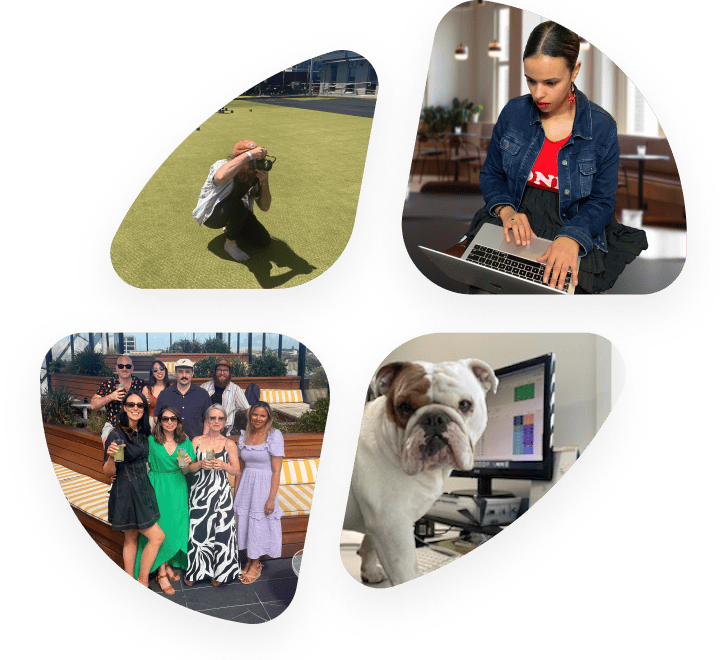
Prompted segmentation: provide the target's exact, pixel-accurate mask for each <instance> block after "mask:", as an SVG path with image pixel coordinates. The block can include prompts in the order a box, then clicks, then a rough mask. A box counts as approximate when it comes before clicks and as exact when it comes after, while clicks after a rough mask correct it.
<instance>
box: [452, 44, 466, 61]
mask: <svg viewBox="0 0 720 660" xmlns="http://www.w3.org/2000/svg"><path fill="white" fill-rule="evenodd" d="M467 58H468V47H467V46H463V45H462V44H460V45H459V46H458V47H457V48H456V49H455V59H456V60H466V59H467Z"/></svg>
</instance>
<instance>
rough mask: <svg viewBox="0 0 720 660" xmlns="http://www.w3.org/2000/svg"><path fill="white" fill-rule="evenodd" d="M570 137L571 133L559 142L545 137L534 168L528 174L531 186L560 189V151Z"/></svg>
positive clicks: (528, 181)
mask: <svg viewBox="0 0 720 660" xmlns="http://www.w3.org/2000/svg"><path fill="white" fill-rule="evenodd" d="M569 139H570V136H569V135H568V136H567V137H566V138H565V139H564V140H560V141H558V142H552V141H551V140H548V139H547V138H545V142H543V146H542V149H540V153H539V154H538V157H537V160H536V161H535V164H534V165H533V167H532V170H530V176H528V180H527V183H528V185H529V186H532V187H533V188H541V189H543V190H552V191H553V192H557V191H558V175H557V174H558V170H557V157H558V152H559V151H560V148H561V147H562V146H563V145H564V144H565V143H566V142H567V141H568V140H569Z"/></svg>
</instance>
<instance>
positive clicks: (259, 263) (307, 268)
mask: <svg viewBox="0 0 720 660" xmlns="http://www.w3.org/2000/svg"><path fill="white" fill-rule="evenodd" d="M224 245H225V235H224V234H220V235H219V236H216V237H215V238H213V239H212V240H211V241H210V243H208V250H209V251H210V252H212V253H213V254H214V255H216V256H218V257H220V258H221V259H224V260H225V261H232V262H235V263H237V264H238V266H246V267H247V269H248V270H249V271H250V272H251V273H252V274H253V275H255V278H256V279H257V281H258V284H259V285H260V286H261V287H262V288H263V289H274V288H275V287H278V286H281V285H283V284H285V283H286V282H289V281H290V280H291V279H292V278H293V277H295V276H296V275H308V274H310V273H312V271H314V270H315V266H313V265H312V264H310V263H309V262H308V261H307V260H305V259H303V258H302V257H301V256H300V255H298V254H296V253H295V252H294V251H293V249H292V248H291V247H290V246H289V245H288V244H287V243H286V242H285V241H281V240H280V239H279V238H275V237H273V238H272V242H271V243H270V245H269V246H268V247H266V248H264V249H263V248H257V247H253V246H252V245H250V244H248V243H244V242H242V241H238V247H239V248H240V249H241V250H242V251H243V252H245V253H247V254H249V255H250V258H249V259H248V260H247V261H240V262H236V261H235V260H234V259H233V258H232V257H231V256H230V255H229V254H228V253H227V252H225V250H224V247H223V246H224ZM273 264H275V265H276V266H277V267H278V268H289V269H290V270H288V271H286V272H284V273H280V274H278V275H271V273H272V268H273Z"/></svg>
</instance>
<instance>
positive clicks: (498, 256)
mask: <svg viewBox="0 0 720 660" xmlns="http://www.w3.org/2000/svg"><path fill="white" fill-rule="evenodd" d="M465 260H466V261H469V262H470V263H474V264H478V265H479V266H484V267H485V268H490V269H492V270H496V271H498V272H500V273H507V274H508V275H513V276H514V277H519V278H520V279H524V280H528V281H529V282H534V283H536V284H539V285H540V286H545V287H548V286H550V285H549V284H545V283H544V282H543V281H542V278H543V274H544V273H545V264H541V263H539V262H537V261H531V260H529V259H523V258H522V257H516V256H513V255H511V254H507V253H506V252H500V251H499V250H493V249H492V248H489V247H485V246H483V245H476V246H475V247H474V248H473V249H472V252H470V254H468V255H467V257H465ZM570 281H571V274H570V272H568V274H567V275H566V277H565V282H564V284H563V289H562V290H563V291H564V292H566V293H567V291H568V287H569V286H570Z"/></svg>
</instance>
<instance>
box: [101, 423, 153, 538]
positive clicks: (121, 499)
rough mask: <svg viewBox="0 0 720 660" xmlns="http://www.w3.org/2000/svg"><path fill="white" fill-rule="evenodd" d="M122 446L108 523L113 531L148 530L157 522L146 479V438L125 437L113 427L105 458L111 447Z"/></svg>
mask: <svg viewBox="0 0 720 660" xmlns="http://www.w3.org/2000/svg"><path fill="white" fill-rule="evenodd" d="M113 442H115V443H116V444H118V445H122V444H124V445H125V460H124V461H122V462H120V463H115V470H116V477H115V481H113V483H112V486H111V488H110V497H109V499H108V519H109V521H110V525H111V527H112V528H113V529H117V530H121V531H122V530H126V529H148V528H150V527H152V526H153V525H154V524H155V523H156V522H157V521H158V520H159V518H160V509H159V508H158V504H157V499H155V490H154V489H153V487H152V484H151V483H150V479H149V478H148V464H147V459H148V453H149V450H150V448H149V446H148V438H147V436H146V435H145V434H144V433H142V432H138V431H136V432H135V433H132V434H131V436H128V435H127V434H126V433H125V432H124V431H123V430H122V429H121V428H120V427H118V426H116V427H115V428H114V429H113V430H112V431H110V434H109V435H108V437H107V439H106V440H105V457H104V459H103V463H104V462H105V461H107V460H108V455H107V448H108V447H109V446H110V444H111V443H113Z"/></svg>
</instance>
